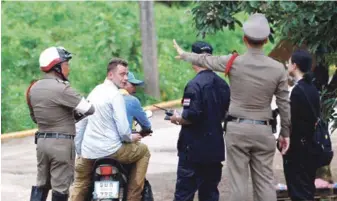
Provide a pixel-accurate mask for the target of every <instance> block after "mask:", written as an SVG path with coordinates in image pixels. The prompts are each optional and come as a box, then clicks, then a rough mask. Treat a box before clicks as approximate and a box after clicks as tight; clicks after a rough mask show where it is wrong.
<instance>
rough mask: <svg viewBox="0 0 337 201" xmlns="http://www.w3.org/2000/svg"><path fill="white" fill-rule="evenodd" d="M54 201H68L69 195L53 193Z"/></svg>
mask: <svg viewBox="0 0 337 201" xmlns="http://www.w3.org/2000/svg"><path fill="white" fill-rule="evenodd" d="M51 200H52V201H67V200H68V194H62V193H59V192H57V191H53V197H52V199H51Z"/></svg>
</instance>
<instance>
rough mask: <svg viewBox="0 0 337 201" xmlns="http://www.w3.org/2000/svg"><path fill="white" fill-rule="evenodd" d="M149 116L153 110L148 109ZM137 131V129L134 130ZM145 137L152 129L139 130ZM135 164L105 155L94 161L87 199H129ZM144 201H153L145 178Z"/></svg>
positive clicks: (111, 200)
mask: <svg viewBox="0 0 337 201" xmlns="http://www.w3.org/2000/svg"><path fill="white" fill-rule="evenodd" d="M146 115H147V117H148V118H150V117H152V112H151V111H146ZM134 132H136V131H134ZM137 133H140V134H141V135H142V136H143V137H145V136H147V135H150V134H151V133H152V130H144V129H142V130H141V131H139V132H137ZM132 165H133V164H120V163H119V162H118V161H116V160H114V159H112V158H108V157H104V158H100V159H97V160H96V161H95V163H94V168H93V174H92V185H91V187H90V190H89V195H88V197H87V201H127V200H126V198H127V186H128V179H129V177H128V175H129V173H130V170H131V167H132ZM142 200H143V201H153V195H152V190H151V186H150V183H149V182H148V181H147V180H146V179H145V184H144V190H143V199H142Z"/></svg>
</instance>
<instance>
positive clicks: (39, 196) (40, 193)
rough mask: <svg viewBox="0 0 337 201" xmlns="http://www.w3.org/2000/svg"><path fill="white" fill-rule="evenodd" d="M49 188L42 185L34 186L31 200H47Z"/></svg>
mask: <svg viewBox="0 0 337 201" xmlns="http://www.w3.org/2000/svg"><path fill="white" fill-rule="evenodd" d="M48 192H49V189H48V188H44V187H40V186H32V191H31V193H30V201H46V200H47V197H48Z"/></svg>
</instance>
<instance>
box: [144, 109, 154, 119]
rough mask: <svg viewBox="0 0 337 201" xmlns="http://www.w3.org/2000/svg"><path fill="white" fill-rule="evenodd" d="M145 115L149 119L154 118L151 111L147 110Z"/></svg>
mask: <svg viewBox="0 0 337 201" xmlns="http://www.w3.org/2000/svg"><path fill="white" fill-rule="evenodd" d="M145 114H146V117H147V118H151V117H152V116H153V112H152V111H151V110H145Z"/></svg>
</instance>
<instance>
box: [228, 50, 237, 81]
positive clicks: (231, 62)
mask: <svg viewBox="0 0 337 201" xmlns="http://www.w3.org/2000/svg"><path fill="white" fill-rule="evenodd" d="M237 56H239V54H238V53H236V52H234V53H233V54H232V56H231V58H230V59H229V61H228V62H227V64H226V69H225V76H228V74H229V71H230V70H231V68H232V65H233V62H234V60H235V58H236V57H237Z"/></svg>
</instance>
